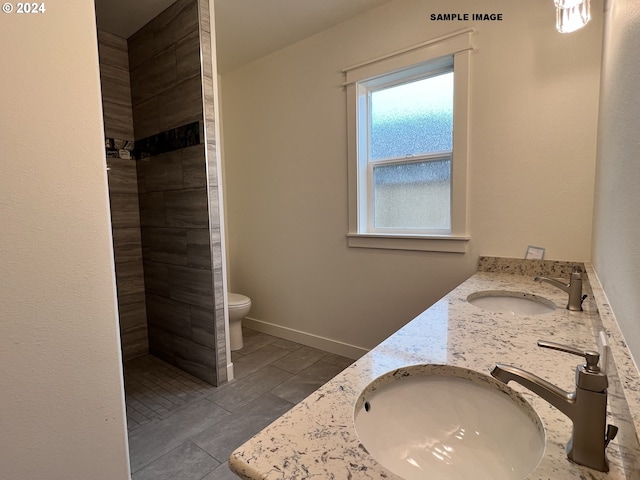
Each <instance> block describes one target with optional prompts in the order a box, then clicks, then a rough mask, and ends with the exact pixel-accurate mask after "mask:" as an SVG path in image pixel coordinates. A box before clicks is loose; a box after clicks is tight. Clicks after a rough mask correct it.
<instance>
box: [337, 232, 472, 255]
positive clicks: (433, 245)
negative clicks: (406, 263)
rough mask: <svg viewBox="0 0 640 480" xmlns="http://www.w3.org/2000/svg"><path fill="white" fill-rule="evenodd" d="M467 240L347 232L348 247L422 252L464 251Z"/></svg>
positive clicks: (456, 237) (462, 237)
mask: <svg viewBox="0 0 640 480" xmlns="http://www.w3.org/2000/svg"><path fill="white" fill-rule="evenodd" d="M469 240H470V238H469V237H464V236H445V235H389V234H385V235H379V234H369V233H367V234H363V233H348V234H347V244H348V245H349V246H350V247H356V248H380V249H384V250H414V251H422V252H446V253H466V251H467V243H468V242H469Z"/></svg>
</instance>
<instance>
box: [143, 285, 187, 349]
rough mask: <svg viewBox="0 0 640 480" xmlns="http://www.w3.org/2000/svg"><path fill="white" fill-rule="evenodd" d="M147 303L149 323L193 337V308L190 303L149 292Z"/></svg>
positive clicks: (167, 330)
mask: <svg viewBox="0 0 640 480" xmlns="http://www.w3.org/2000/svg"><path fill="white" fill-rule="evenodd" d="M147 305H149V307H148V309H147V318H148V319H149V325H153V326H154V327H156V328H161V329H162V330H164V331H166V332H170V333H173V334H175V335H179V336H183V337H187V338H190V337H191V309H190V306H189V305H188V304H186V303H183V302H179V301H175V300H172V299H170V298H165V297H160V296H158V295H153V294H147Z"/></svg>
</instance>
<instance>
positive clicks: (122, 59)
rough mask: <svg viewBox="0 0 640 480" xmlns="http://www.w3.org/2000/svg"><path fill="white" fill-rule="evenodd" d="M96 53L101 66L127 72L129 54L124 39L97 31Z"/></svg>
mask: <svg viewBox="0 0 640 480" xmlns="http://www.w3.org/2000/svg"><path fill="white" fill-rule="evenodd" d="M98 52H99V58H100V64H101V65H102V64H104V65H111V66H114V67H118V68H122V69H123V70H127V71H128V70H129V52H128V46H127V40H126V39H125V38H122V37H119V36H117V35H114V34H113V33H109V32H105V31H103V30H98Z"/></svg>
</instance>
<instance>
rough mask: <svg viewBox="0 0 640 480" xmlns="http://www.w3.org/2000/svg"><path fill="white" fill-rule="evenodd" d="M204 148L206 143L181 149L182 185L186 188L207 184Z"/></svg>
mask: <svg viewBox="0 0 640 480" xmlns="http://www.w3.org/2000/svg"><path fill="white" fill-rule="evenodd" d="M204 149H205V145H204V144H200V145H194V146H193V147H188V148H183V149H182V150H179V152H180V161H181V163H182V185H183V187H184V188H194V187H206V186H207V171H206V158H205V155H204Z"/></svg>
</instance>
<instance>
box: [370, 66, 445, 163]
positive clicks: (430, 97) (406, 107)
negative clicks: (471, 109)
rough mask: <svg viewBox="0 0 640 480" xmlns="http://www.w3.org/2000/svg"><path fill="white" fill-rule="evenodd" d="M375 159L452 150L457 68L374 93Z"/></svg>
mask: <svg viewBox="0 0 640 480" xmlns="http://www.w3.org/2000/svg"><path fill="white" fill-rule="evenodd" d="M370 139H371V140H370V141H371V152H370V157H369V158H370V159H371V160H380V159H385V158H398V157H406V156H407V155H422V154H427V153H434V152H445V151H451V150H452V148H453V72H449V73H445V74H442V75H437V76H435V77H429V78H425V79H423V80H418V81H415V82H411V83H405V84H403V85H398V86H395V87H390V88H386V89H384V90H378V91H375V92H372V93H371V137H370Z"/></svg>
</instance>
